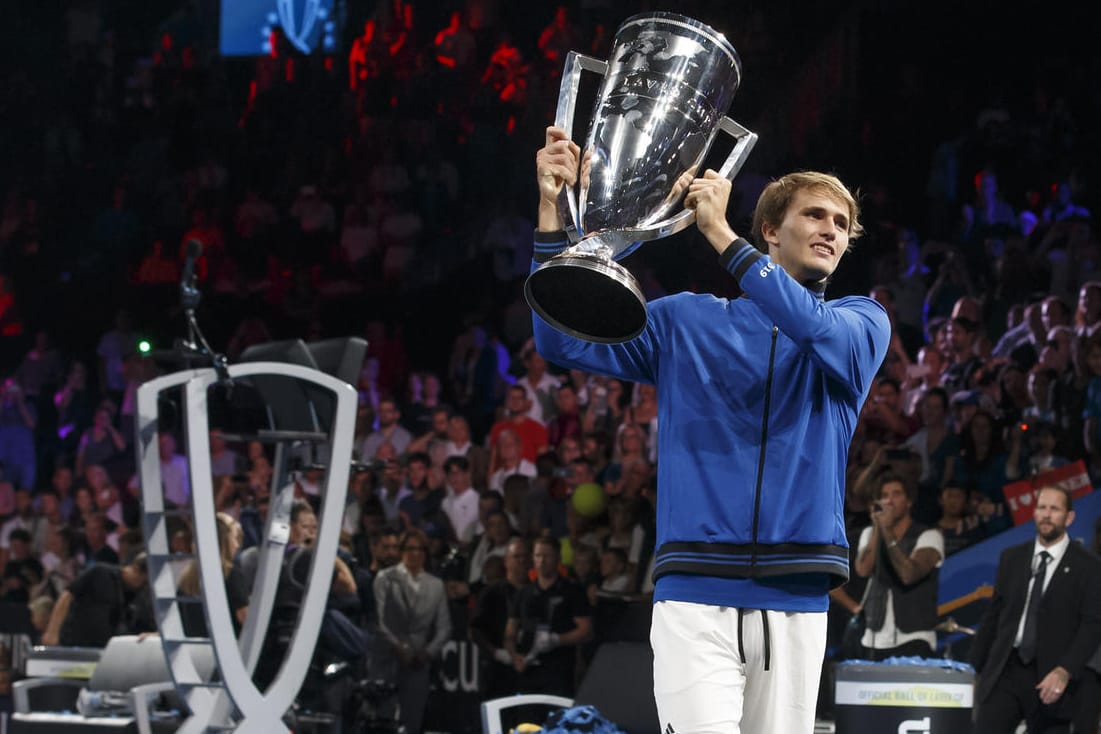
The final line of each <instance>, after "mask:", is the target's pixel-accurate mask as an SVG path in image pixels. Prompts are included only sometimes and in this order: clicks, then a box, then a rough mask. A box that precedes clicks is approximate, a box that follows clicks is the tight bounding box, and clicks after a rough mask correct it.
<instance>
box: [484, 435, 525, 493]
mask: <svg viewBox="0 0 1101 734" xmlns="http://www.w3.org/2000/svg"><path fill="white" fill-rule="evenodd" d="M520 451H521V444H520V436H519V434H518V433H517V432H516V431H514V430H513V429H511V428H506V429H504V430H503V431H501V432H500V433H499V434H498V435H497V443H496V445H495V447H494V451H493V454H494V461H493V465H492V466H493V473H492V474H490V476H489V489H492V490H493V491H494V492H497V493H499V494H501V495H502V496H503V495H504V489H505V480H506V479H508V478H509V477H510V476H512V475H513V474H521V475H523V476H525V477H530V478H532V479H534V478H535V473H536V472H535V464H534V463H532V462H531V461H528V460H527V459H525V458H523V457H522V456H521V455H520Z"/></svg>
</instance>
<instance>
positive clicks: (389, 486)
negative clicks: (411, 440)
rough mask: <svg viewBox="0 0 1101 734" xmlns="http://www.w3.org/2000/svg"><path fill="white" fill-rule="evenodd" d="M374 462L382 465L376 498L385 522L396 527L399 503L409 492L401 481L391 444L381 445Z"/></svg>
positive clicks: (399, 467)
mask: <svg viewBox="0 0 1101 734" xmlns="http://www.w3.org/2000/svg"><path fill="white" fill-rule="evenodd" d="M375 460H376V461H380V462H382V464H383V466H382V469H381V471H380V472H379V475H378V487H377V489H376V496H377V497H378V499H379V501H380V502H381V503H382V510H383V512H384V513H385V517H386V522H387V523H390V524H391V525H395V526H396V525H397V523H398V519H399V518H398V513H399V512H400V509H399V506H400V505H401V501H402V500H403V499H405V498H406V497H407V496H408V495H409V494H411V491H410V490H409V489H408V488H407V487H406V486H405V484H404V482H403V481H402V471H401V462H399V461H398V454H397V450H396V449H395V448H394V447H393V446H392V445H391V444H389V443H384V444H381V445H380V446H379V447H378V450H377V451H376V452H375Z"/></svg>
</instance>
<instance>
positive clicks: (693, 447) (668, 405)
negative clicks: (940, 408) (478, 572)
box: [533, 233, 891, 611]
mask: <svg viewBox="0 0 1101 734" xmlns="http://www.w3.org/2000/svg"><path fill="white" fill-rule="evenodd" d="M566 244H567V242H566V241H565V237H564V235H562V234H558V233H554V234H553V235H552V233H536V244H535V261H534V263H533V268H534V267H536V266H538V264H540V263H541V262H544V261H545V260H547V259H549V257H550V256H552V255H553V254H555V253H556V252H558V251H560V250H561V249H562V248H563V247H564V246H565V245H566ZM720 261H721V262H722V264H723V266H724V267H725V268H726V269H727V270H728V271H729V272H730V273H731V274H732V275H733V276H734V277H735V278H736V279H737V280H738V283H739V285H740V286H741V288H742V291H743V293H744V294H745V297H742V298H738V299H735V300H728V299H725V298H716V297H715V296H712V295H699V294H693V293H678V294H676V295H672V296H667V297H664V298H659V299H656V300H654V301H652V302H651V303H649V304H648V305H647V312H648V319H647V324H646V328H645V330H644V331H643V332H642V334H640V335H639V336H638V337H636V338H635V339H632V340H631V341H629V342H625V343H623V344H613V345H607V344H594V343H590V342H586V341H583V340H580V339H575V338H573V337H570V336H566V335H564V334H562V333H560V332H558V331H556V330H555V329H553V328H552V327H551V326H550V325H548V324H547V323H546V322H544V321H543V320H542V319H541V318H539V317H538V316H535V317H534V332H535V343H536V347H537V349H538V350H539V353H540V354H541V355H543V357H544V358H546V359H548V360H550V361H552V362H554V363H555V364H558V365H561V366H563V367H570V368H578V369H582V370H586V371H591V372H597V373H601V374H606V375H610V376H614V377H618V378H620V379H624V380H628V381H632V382H645V383H650V384H654V385H656V386H657V389H658V447H659V449H658V450H659V454H658V467H657V486H658V493H657V547H656V549H655V559H654V579H655V595H654V598H655V600H661V599H677V600H680V601H690V602H698V603H706V604H717V605H724V606H737V607H749V608H766V609H781V610H790V611H823V610H824V609H825V608H826V605H827V604H828V599H827V596H826V592H827V591H828V589H829V588H830V587H831V586H837V585H839V584H841V583H843V582H844V581H845V580H846V579H847V578H848V575H849V570H848V569H849V564H848V541H847V539H846V536H845V523H844V497H845V467H846V462H847V455H848V448H849V443H850V441H851V440H852V435H853V431H854V429H855V427H856V422H857V416H858V414H859V412H860V408H861V406H862V405H863V403H864V400H865V398H866V397H867V394H868V390H869V388H870V386H871V384H872V381H873V379H874V377H875V375H876V372H877V370H878V369H879V366H880V364H881V363H882V361H883V358H884V355H885V354H886V352H887V346H888V342H889V339H890V333H891V332H890V322H889V320H888V318H887V313H886V311H885V310H884V309H883V307H882V306H880V305H879V304H878V303H876V302H875V301H873V300H872V299H870V298H865V297H859V296H857V297H847V298H841V299H838V300H835V301H830V302H828V303H827V302H826V301H825V300H824V299H823V297H822V295H821V294H820V293H815V292H813V291H811V290H808V289H807V288H806V287H804V286H803V285H801V284H800V283H798V282H797V281H795V280H794V279H793V278H791V277H790V276H789V275H788V274H787V273H785V272H784V270H783V269H781V268H780V267H778V266H776V265H775V264H774V263H773V262H772V261H771V260H770V259H769V258H768V256H767V255H763V254H761V253H760V252H759V251H758V250H757V249H756V248H754V247H753V246H752V245H750V244H749V243H748V242H746V241H745V240H743V239H740V238H739V239H738V240H736V241H735V242H734V243H733V244H731V245H730V247H728V248H727V249H726V251H725V252H724V253H723V255H722V256H721V258H720ZM808 590H809V592H808ZM795 592H798V593H802V594H804V595H805V598H803V599H800V600H792V599H789V598H787V597H788V596H789V595H791V594H792V593H795ZM796 596H798V594H796ZM806 596H809V599H810V601H809V602H808V601H807V600H806Z"/></svg>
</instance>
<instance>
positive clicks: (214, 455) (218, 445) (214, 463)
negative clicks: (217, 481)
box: [210, 428, 245, 477]
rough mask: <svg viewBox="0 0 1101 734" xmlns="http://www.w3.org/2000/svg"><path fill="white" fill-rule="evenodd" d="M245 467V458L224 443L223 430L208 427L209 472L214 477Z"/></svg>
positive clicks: (236, 472)
mask: <svg viewBox="0 0 1101 734" xmlns="http://www.w3.org/2000/svg"><path fill="white" fill-rule="evenodd" d="M244 469H245V460H244V459H243V458H242V457H241V456H240V455H239V454H238V453H237V452H236V451H234V450H233V449H231V448H229V446H228V445H227V444H226V439H225V432H224V431H223V430H222V429H220V428H212V429H210V473H211V474H212V475H213V476H216V477H225V476H232V475H234V474H239V473H241V472H242V471H244Z"/></svg>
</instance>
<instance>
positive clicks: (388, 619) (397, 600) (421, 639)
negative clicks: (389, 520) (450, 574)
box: [374, 564, 451, 658]
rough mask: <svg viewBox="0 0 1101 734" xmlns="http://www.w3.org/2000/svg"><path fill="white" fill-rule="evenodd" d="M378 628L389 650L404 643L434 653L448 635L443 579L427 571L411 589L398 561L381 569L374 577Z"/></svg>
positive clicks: (407, 577) (449, 631) (435, 654)
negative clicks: (416, 586) (417, 584)
mask: <svg viewBox="0 0 1101 734" xmlns="http://www.w3.org/2000/svg"><path fill="white" fill-rule="evenodd" d="M374 592H375V606H376V608H377V609H378V631H379V635H381V636H382V637H383V638H384V640H385V641H387V642H389V643H390V644H389V648H390V650H393V648H396V647H399V646H401V645H403V644H404V645H408V646H410V647H411V648H413V649H414V650H424V651H426V652H427V653H428V656H429V657H430V658H434V657H436V656H437V655H438V654H439V652H440V649H441V648H442V647H443V645H444V643H445V642H447V640H448V638H449V637H450V636H451V616H450V614H449V612H448V609H447V595H446V593H444V586H443V581H441V580H440V579H438V578H437V577H435V576H433V575H432V574H430V573H428V572H427V571H425V572H423V573H422V574H421V576H420V588H419V589H416V590H414V588H413V585H412V583H410V580H409V576H408V574H406V573H405V570H404V568H403V567H402V566H401V564H398V565H395V566H391V567H390V568H386V569H383V570H382V571H380V572H379V574H378V576H376V577H375V583H374Z"/></svg>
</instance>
